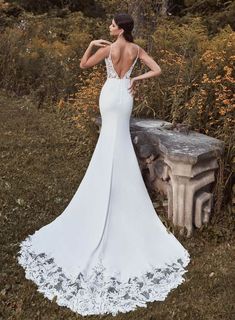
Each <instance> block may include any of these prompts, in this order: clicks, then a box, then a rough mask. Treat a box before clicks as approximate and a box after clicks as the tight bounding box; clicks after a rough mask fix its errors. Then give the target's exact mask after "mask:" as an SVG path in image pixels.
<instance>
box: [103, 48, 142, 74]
mask: <svg viewBox="0 0 235 320" xmlns="http://www.w3.org/2000/svg"><path fill="white" fill-rule="evenodd" d="M111 48H112V44H111V46H110V52H109V56H108V58H105V59H104V60H105V64H106V71H107V78H115V79H120V80H121V79H129V78H130V75H131V72H132V70H133V68H134V66H135V63H136V61H137V59H138V56H139V46H138V54H137V57H136V59H135V61H134V62H133V64H132V65H131V67H130V68H129V70H128V71H127V72H126V73H125V75H124V76H123V77H122V78H120V77H119V75H118V74H117V72H116V70H115V69H114V66H113V62H112V58H111Z"/></svg>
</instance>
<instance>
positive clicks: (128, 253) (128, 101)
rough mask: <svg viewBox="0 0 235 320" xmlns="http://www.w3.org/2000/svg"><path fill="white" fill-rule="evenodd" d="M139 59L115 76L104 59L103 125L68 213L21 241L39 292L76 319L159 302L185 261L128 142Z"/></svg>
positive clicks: (28, 271)
mask: <svg viewBox="0 0 235 320" xmlns="http://www.w3.org/2000/svg"><path fill="white" fill-rule="evenodd" d="M111 47H112V45H111ZM137 48H138V49H139V47H138V46H137ZM138 53H139V50H138ZM137 59H138V55H137V57H136V59H135V60H134V62H133V64H132V66H131V67H130V68H129V70H128V71H127V72H126V74H125V76H124V77H122V78H120V77H119V76H118V74H117V72H116V71H115V68H114V65H113V63H112V58H111V50H110V54H109V57H107V58H105V63H106V68H107V79H106V81H105V83H104V85H103V87H102V90H101V92H100V98H99V108H100V114H101V118H102V125H101V130H100V134H99V138H98V141H97V144H96V147H95V149H94V153H93V155H92V157H91V160H90V163H89V165H88V168H87V171H86V173H85V175H84V177H83V179H82V181H81V183H80V185H79V187H78V189H77V191H76V192H75V194H74V196H73V198H72V199H71V201H70V203H69V204H68V206H67V207H66V209H65V210H64V211H63V212H62V213H61V214H60V215H59V216H58V217H57V218H56V219H55V220H54V221H52V222H51V223H49V224H47V225H45V226H44V227H42V228H41V229H39V230H37V231H36V232H35V233H34V234H33V235H29V236H28V237H27V238H26V239H25V240H23V241H22V242H21V243H20V250H19V252H18V255H17V259H18V263H19V264H20V265H21V266H22V267H23V268H24V269H25V277H26V278H27V279H30V280H32V281H33V282H34V283H36V284H37V287H38V291H39V292H41V293H43V295H44V296H45V297H47V298H48V299H50V300H52V299H53V298H54V297H55V296H56V303H57V304H58V305H60V306H66V307H68V308H70V309H71V310H72V311H74V312H76V313H78V314H81V315H95V314H105V313H111V314H112V315H113V316H114V315H116V314H117V313H118V312H123V313H125V312H129V311H131V310H135V309H136V308H137V306H139V307H146V306H147V304H146V303H147V302H150V301H158V300H159V301H163V300H165V299H166V297H167V295H168V293H169V292H170V291H171V290H172V289H173V288H176V287H177V286H178V285H179V284H181V283H182V282H183V281H185V279H184V277H183V274H184V273H185V272H187V270H186V268H185V267H186V266H187V265H188V263H189V261H190V255H189V253H188V251H187V250H186V249H185V248H184V247H183V246H182V244H181V243H180V242H179V241H178V240H177V239H176V237H175V236H174V235H173V234H172V233H170V232H168V230H167V229H166V228H165V226H164V224H163V223H162V222H161V220H160V218H159V217H158V216H157V214H156V212H155V209H154V207H153V204H152V202H151V199H150V197H149V194H148V191H147V189H146V186H145V183H144V180H143V178H142V174H141V171H140V168H139V165H138V160H137V158H136V154H135V151H134V147H133V144H132V140H131V135H130V127H129V121H130V116H131V112H132V107H133V96H132V95H131V93H130V92H129V91H128V87H129V85H130V74H131V71H132V69H133V67H134V65H135V63H136V61H137Z"/></svg>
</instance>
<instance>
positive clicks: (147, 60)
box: [133, 47, 162, 80]
mask: <svg viewBox="0 0 235 320" xmlns="http://www.w3.org/2000/svg"><path fill="white" fill-rule="evenodd" d="M139 50H140V51H139V58H140V60H141V61H142V62H143V63H144V64H146V65H147V66H148V67H149V68H150V69H151V70H150V71H148V72H146V73H143V74H141V75H139V76H136V77H134V78H133V80H141V79H147V78H151V77H156V76H160V74H161V73H162V70H161V68H160V66H159V65H158V64H157V62H156V61H155V60H153V58H152V57H150V56H149V55H148V54H147V52H146V51H145V50H144V49H143V48H141V47H140V49H139Z"/></svg>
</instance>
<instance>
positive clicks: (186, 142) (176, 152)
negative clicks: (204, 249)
mask: <svg viewBox="0 0 235 320" xmlns="http://www.w3.org/2000/svg"><path fill="white" fill-rule="evenodd" d="M95 122H96V124H97V125H98V126H99V127H100V126H101V118H100V116H99V117H98V118H97V119H96V120H95ZM171 126H172V125H171V123H169V122H165V121H160V120H153V119H140V118H138V119H137V118H131V119H130V133H131V138H132V142H133V146H134V148H135V151H136V155H137V159H138V162H139V165H140V169H141V172H142V173H143V171H144V170H145V171H146V169H147V170H148V175H147V180H148V181H147V184H148V187H151V188H153V189H154V190H156V191H159V192H162V193H164V194H165V195H166V197H167V201H168V219H170V220H171V221H172V222H173V225H174V226H179V227H180V234H183V233H184V229H185V228H186V230H187V237H190V236H191V235H192V233H193V228H194V227H196V228H200V227H201V226H202V224H204V223H208V222H209V219H210V214H211V210H212V205H213V193H212V188H213V183H214V181H215V172H216V169H217V168H218V158H219V157H221V155H222V153H223V150H224V143H223V142H222V141H220V140H218V139H215V138H212V137H209V136H206V135H204V134H200V133H197V132H194V131H189V132H187V131H186V132H177V131H174V130H171V129H170V128H171ZM130 183H131V182H130Z"/></svg>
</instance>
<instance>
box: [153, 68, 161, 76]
mask: <svg viewBox="0 0 235 320" xmlns="http://www.w3.org/2000/svg"><path fill="white" fill-rule="evenodd" d="M154 73H155V76H156V77H158V76H160V75H161V74H162V69H161V68H160V67H159V68H158V69H157V70H155V71H154Z"/></svg>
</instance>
